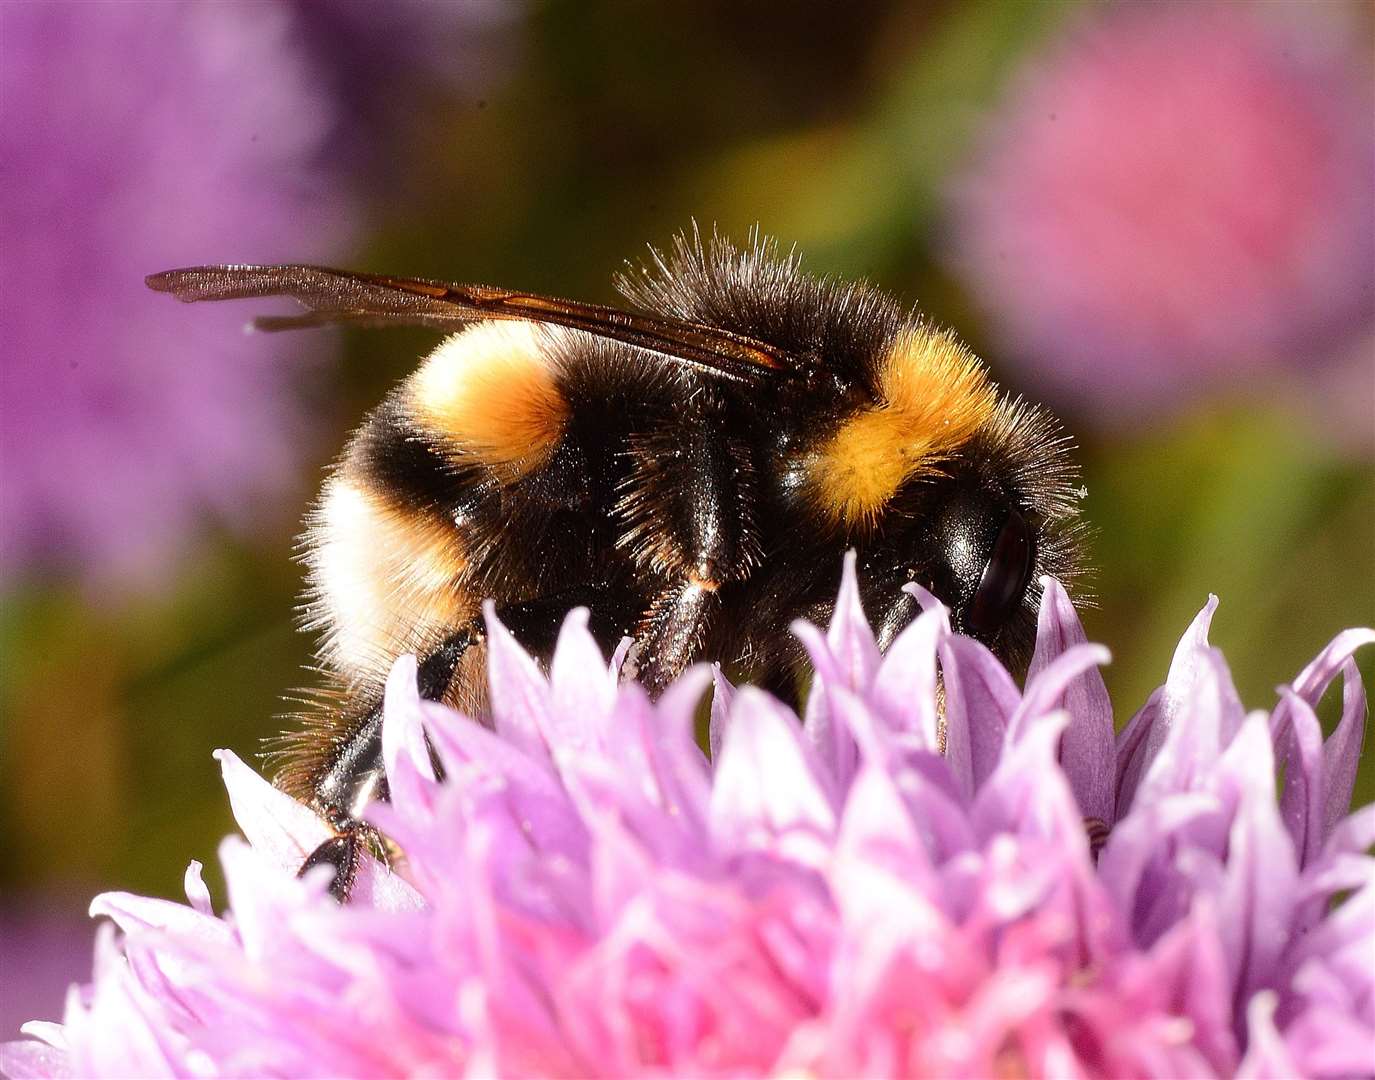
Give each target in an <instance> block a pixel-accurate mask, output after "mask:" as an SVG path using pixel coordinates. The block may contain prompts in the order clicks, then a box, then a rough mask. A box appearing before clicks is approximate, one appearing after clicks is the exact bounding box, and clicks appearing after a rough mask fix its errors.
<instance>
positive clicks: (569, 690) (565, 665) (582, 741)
mask: <svg viewBox="0 0 1375 1080" xmlns="http://www.w3.org/2000/svg"><path fill="white" fill-rule="evenodd" d="M587 618H588V613H587V609H586V608H574V609H573V610H572V611H570V612H569V613H568V615H567V617H566V618H565V619H564V621H563V626H562V628H561V629H560V630H559V640H558V646H557V648H556V649H555V650H554V659H553V662H552V664H551V666H550V669H549V693H550V699H551V702H552V705H553V718H554V723H555V725H556V730H557V735H556V736H555V738H556V740H557V742H558V744H559V745H560V746H561V747H564V748H578V747H582V746H586V745H598V744H599V743H600V742H601V739H602V736H603V730H604V729H603V724H604V722H605V719H606V717H607V716H608V715H609V714H610V712H611V707H612V705H613V704H614V702H615V700H616V681H615V679H614V678H609V677H608V676H607V667H606V660H605V659H604V658H603V657H602V653H601V649H599V648H598V647H597V643H596V641H594V640H593V638H592V635H591V633H589V632H588V629H587Z"/></svg>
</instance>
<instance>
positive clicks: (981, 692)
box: [940, 634, 1021, 800]
mask: <svg viewBox="0 0 1375 1080" xmlns="http://www.w3.org/2000/svg"><path fill="white" fill-rule="evenodd" d="M940 657H941V673H942V675H943V676H944V679H945V756H946V760H947V761H948V762H949V763H950V771H951V773H952V774H953V775H954V777H955V782H956V784H957V785H958V790H959V792H960V794H961V796H962V797H963V798H964V799H966V800H969V799H972V798H973V796H974V792H975V791H977V790H978V788H979V786H980V785H981V784H982V783H983V782H984V780H985V779H986V778H987V777H988V775H989V774H990V773H991V772H992V771H993V769H994V767H995V766H996V765H997V762H998V759H999V757H1000V756H1001V754H1002V750H1003V743H1004V737H1005V733H1006V731H1007V725H1008V722H1009V721H1010V720H1011V719H1012V715H1013V713H1015V712H1016V711H1017V705H1018V702H1019V701H1020V700H1021V695H1020V694H1019V693H1018V692H1017V687H1016V684H1015V683H1013V681H1012V676H1010V675H1009V674H1008V673H1007V669H1006V668H1004V667H1003V665H1002V664H1000V663H999V662H998V659H997V658H996V657H995V656H994V655H993V654H992V653H991V652H989V651H988V649H986V648H985V647H984V646H982V645H980V644H979V643H978V642H977V641H975V640H974V639H973V638H967V637H961V636H960V635H959V634H952V635H950V636H949V637H946V638H945V639H944V640H943V641H942V642H941V645H940Z"/></svg>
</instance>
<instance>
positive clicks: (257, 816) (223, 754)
mask: <svg viewBox="0 0 1375 1080" xmlns="http://www.w3.org/2000/svg"><path fill="white" fill-rule="evenodd" d="M214 756H215V757H216V758H217V759H218V760H219V763H220V770H221V772H222V773H223V774H224V786H225V790H226V791H228V793H229V805H230V807H231V808H232V809H233V811H234V820H235V821H237V822H238V823H239V828H240V829H242V830H243V834H244V836H246V837H247V838H248V842H249V843H250V844H252V845H253V848H254V850H255V851H258V852H261V853H262V854H263V855H265V856H266V857H267V858H268V859H270V860H271V861H272V862H273V863H275V864H276V865H277V866H279V867H280V868H281V869H283V870H285V871H287V872H288V873H292V874H294V873H296V871H297V870H299V869H300V868H301V864H302V863H304V862H305V860H306V856H307V855H309V854H310V853H311V852H312V851H314V850H315V849H316V848H317V847H319V846H320V845H321V844H322V843H324V842H325V841H326V840H328V839H329V838H330V837H331V836H333V835H334V831H333V830H332V829H331V828H330V827H329V826H328V825H326V824H325V823H324V822H323V821H322V820H321V819H320V818H319V816H318V815H317V814H316V813H315V812H314V811H313V810H311V809H309V808H308V807H305V806H302V805H301V804H300V803H298V802H297V801H296V800H295V799H293V798H292V797H291V796H290V795H288V794H286V792H284V791H280V790H278V789H277V788H275V787H273V786H272V785H271V784H269V783H268V782H267V781H266V780H264V779H263V778H262V777H261V776H259V775H258V774H257V773H256V772H254V771H253V770H252V769H250V768H249V767H248V766H247V765H245V764H244V763H243V762H242V761H240V760H239V758H238V757H237V756H236V755H235V754H234V752H233V751H232V750H216V751H215V755H214Z"/></svg>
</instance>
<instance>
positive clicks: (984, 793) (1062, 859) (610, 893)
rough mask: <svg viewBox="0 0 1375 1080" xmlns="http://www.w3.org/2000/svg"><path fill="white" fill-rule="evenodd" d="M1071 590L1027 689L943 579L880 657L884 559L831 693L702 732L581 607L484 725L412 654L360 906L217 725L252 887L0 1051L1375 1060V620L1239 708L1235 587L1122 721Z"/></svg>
mask: <svg viewBox="0 0 1375 1080" xmlns="http://www.w3.org/2000/svg"><path fill="white" fill-rule="evenodd" d="M1043 584H1044V588H1045V596H1044V600H1043V603H1042V610H1041V621H1040V629H1039V635H1038V642H1037V649H1036V656H1035V660H1034V661H1033V664H1032V670H1031V674H1030V676H1029V678H1028V682H1027V686H1026V688H1025V690H1024V691H1022V690H1019V689H1018V687H1017V686H1016V684H1015V683H1014V682H1013V681H1012V679H1011V677H1010V676H1009V675H1008V673H1007V671H1006V670H1005V669H1004V668H1003V667H1002V666H1001V665H1000V664H999V662H998V661H997V660H996V659H995V658H994V657H993V655H992V654H991V653H989V652H988V650H986V649H985V648H984V647H983V646H982V645H979V644H977V643H975V642H974V641H972V640H970V639H967V638H963V637H960V636H958V635H955V634H952V633H951V631H950V629H949V623H948V620H947V615H946V612H945V610H944V609H943V608H941V607H940V606H939V605H938V604H936V603H934V602H933V601H931V600H930V598H929V597H926V598H924V603H925V607H926V610H925V612H924V613H923V614H922V615H921V616H920V617H918V619H917V620H916V621H915V622H914V623H912V624H911V625H910V626H909V627H908V628H907V629H906V630H905V631H903V633H902V634H900V635H899V636H898V638H897V639H896V640H895V641H894V642H893V644H892V646H891V647H890V648H889V649H888V651H887V652H886V653H885V654H882V655H881V654H880V653H879V651H878V649H877V647H876V645H875V642H874V637H873V634H872V632H871V630H870V628H869V626H868V624H867V622H866V621H865V619H864V615H863V612H862V611H861V610H860V607H859V601H858V595H859V594H858V589H857V586H856V583H855V579H854V569H853V561H851V562H850V564H849V565H848V566H847V570H846V576H845V580H844V584H843V586H842V590H841V595H840V598H839V601H838V603H837V607H836V612H835V616H834V618H833V619H832V622H831V625H830V628H829V629H828V630H827V631H825V632H823V631H821V630H818V629H816V628H814V627H811V626H807V625H801V624H799V625H798V626H797V628H796V630H797V633H798V634H799V636H800V638H801V640H802V642H803V644H804V645H805V646H806V648H807V650H808V652H809V654H810V656H811V659H812V661H813V664H814V668H815V680H814V684H813V688H812V692H811V695H810V698H809V700H808V703H807V708H806V715H805V717H804V718H803V719H802V721H801V722H800V723H799V721H798V719H797V718H796V717H794V716H793V715H792V714H791V713H790V712H789V710H788V709H787V708H785V707H784V706H783V705H781V704H780V703H779V702H777V701H776V700H774V699H773V698H771V697H769V696H768V695H766V694H764V693H762V692H760V691H759V690H756V689H754V688H751V687H744V688H741V689H739V690H735V689H733V688H732V687H730V686H729V685H728V684H727V683H726V682H725V681H724V680H723V679H721V678H720V677H719V675H718V676H717V679H716V683H717V686H716V696H715V700H714V702H713V716H712V743H713V746H714V747H716V748H717V750H716V752H715V753H714V755H713V760H711V761H709V760H708V759H707V757H706V756H704V755H703V754H702V752H701V751H700V750H699V749H698V747H697V746H696V744H695V743H694V741H693V735H692V732H693V718H694V712H695V707H696V703H697V701H698V700H699V698H700V697H701V695H702V694H703V693H704V692H705V690H706V688H707V686H708V684H709V683H710V682H711V681H712V675H711V673H709V672H708V671H706V670H704V669H701V668H698V669H695V670H693V671H691V672H689V673H688V674H687V675H685V676H684V677H683V678H682V679H681V680H680V681H679V682H678V683H676V684H675V685H674V686H672V687H671V688H670V689H669V690H668V691H667V692H666V693H665V694H664V696H663V697H662V698H661V699H660V700H659V701H658V702H657V703H651V702H650V701H649V700H648V699H647V698H646V696H645V694H644V693H643V692H642V691H641V690H640V688H639V687H638V686H635V685H633V684H625V685H619V684H618V680H617V674H616V672H617V667H618V665H617V663H616V662H615V661H613V663H612V664H611V665H610V666H608V665H607V663H606V662H605V661H604V660H603V658H602V656H601V654H600V653H599V652H598V650H597V647H596V645H595V644H594V642H593V640H592V638H591V637H590V635H589V634H588V631H587V628H586V626H587V617H586V613H585V612H582V611H575V612H574V613H573V614H571V615H570V616H569V618H568V620H567V622H566V623H565V625H564V629H563V633H562V636H561V638H560V641H559V645H558V648H557V650H556V652H555V655H554V658H553V661H552V663H551V665H550V670H549V674H548V676H547V677H546V676H545V675H544V674H543V673H542V672H541V670H540V668H539V667H538V666H537V665H536V663H535V662H534V661H533V660H531V658H530V657H529V656H527V655H526V654H525V653H524V652H522V651H521V649H520V648H519V647H518V646H517V645H516V643H515V641H514V640H513V639H512V638H511V636H510V634H509V633H508V632H507V631H506V630H505V628H504V627H503V626H502V625H501V624H500V623H499V622H498V621H497V620H496V619H495V617H494V616H493V614H492V612H491V610H490V609H489V611H488V629H489V678H490V683H491V690H492V693H491V700H492V709H493V715H492V718H491V724H492V726H491V727H490V728H488V727H483V726H480V725H479V724H476V723H472V722H469V721H468V720H466V719H464V718H462V717H460V716H458V715H457V714H455V713H454V712H452V711H450V710H448V709H446V708H444V707H442V706H439V705H435V704H432V703H428V702H424V701H421V700H420V698H419V696H418V694H417V691H416V682H415V675H416V665H415V661H414V659H413V658H410V657H406V658H403V659H402V660H400V661H399V662H398V663H397V665H396V667H395V669H394V670H393V672H392V676H391V679H390V681H389V684H388V687H387V698H386V705H385V707H386V723H385V727H384V744H383V753H384V757H385V761H386V765H387V770H388V775H389V778H390V783H391V792H392V798H393V801H392V802H391V804H389V805H380V806H378V807H376V809H375V812H374V814H373V815H372V819H373V820H374V822H375V824H377V825H378V826H379V827H380V828H381V829H383V830H384V831H385V832H386V833H387V834H388V835H389V836H391V837H392V838H393V839H394V840H395V841H396V842H397V843H398V844H399V845H400V846H401V848H402V849H403V850H404V851H405V857H404V860H401V861H399V862H398V864H397V866H396V868H395V870H394V871H388V870H387V869H386V868H384V867H383V866H381V865H380V864H377V863H370V864H369V865H367V866H366V867H365V868H364V870H363V872H362V874H361V876H360V880H359V884H358V890H357V894H356V896H355V898H354V901H353V902H352V903H351V904H350V905H348V906H344V907H339V906H337V905H335V904H333V903H332V902H331V901H330V899H329V898H328V895H327V893H326V890H325V886H326V881H325V878H324V877H321V876H316V874H312V875H311V876H309V877H307V878H306V879H305V880H297V879H296V878H295V877H294V876H293V872H294V871H295V869H296V867H298V866H299V865H300V863H301V860H302V858H303V856H304V854H305V853H306V852H308V851H309V850H311V849H312V848H313V847H314V846H315V845H316V844H317V843H318V842H319V841H320V840H321V839H323V838H324V837H325V836H326V835H327V830H326V827H325V826H324V825H323V824H322V823H321V822H320V821H319V820H318V819H317V818H316V817H315V816H314V815H313V814H312V813H311V812H309V811H308V810H306V809H305V808H304V807H301V806H300V805H298V804H296V803H294V802H293V801H291V800H290V799H289V798H287V797H286V796H285V795H283V794H282V793H281V792H279V791H277V790H276V789H274V788H272V787H270V786H269V785H268V784H266V783H265V782H264V781H262V780H261V779H259V778H258V776H257V775H256V774H255V773H253V772H252V771H251V770H250V769H248V768H247V767H246V766H245V765H244V764H243V763H242V762H240V761H239V760H238V759H237V758H235V757H234V756H233V755H232V754H229V753H227V752H221V754H220V760H221V763H222V765H223V768H224V777H225V782H226V785H227V787H228V790H229V794H230V799H231V801H232V802H233V805H234V811H235V815H236V817H237V818H238V820H239V823H240V825H241V827H242V828H243V830H244V833H245V835H246V837H247V839H248V842H247V843H246V842H245V841H244V840H241V839H239V838H237V837H231V838H230V839H228V840H226V841H225V842H224V844H223V845H222V847H221V850H220V857H221V860H222V862H223V864H224V867H225V874H226V878H227V881H228V886H229V898H228V899H229V905H228V909H227V911H226V912H225V913H224V914H222V915H216V914H215V912H214V911H213V909H212V907H211V901H210V897H209V895H208V893H207V892H206V889H205V886H204V885H203V884H202V882H201V878H200V867H199V864H196V863H193V864H192V865H191V868H190V870H189V871H188V873H187V899H188V901H189V903H188V904H186V905H183V904H177V903H172V902H169V901H163V900H151V899H146V898H142V897H136V896H130V895H127V894H119V893H115V894H106V895H104V896H101V897H98V898H97V899H96V900H95V902H94V903H93V905H92V911H93V912H94V913H95V914H97V915H103V916H108V917H109V918H110V919H111V920H112V921H113V922H114V924H115V926H116V927H117V930H116V929H115V928H114V927H110V926H109V925H108V924H106V925H104V926H103V927H102V933H101V935H100V937H99V940H98V944H97V949H96V964H95V975H94V979H93V981H92V983H91V984H90V985H89V986H86V987H83V988H81V989H73V991H72V992H71V994H70V996H69V999H68V1003H67V1008H66V1013H65V1016H64V1020H63V1023H62V1024H33V1025H30V1026H29V1027H28V1028H27V1029H26V1030H27V1031H28V1033H29V1034H30V1035H32V1036H34V1039H33V1040H32V1041H29V1042H24V1043H13V1044H10V1045H9V1046H8V1047H7V1048H6V1051H5V1058H4V1068H5V1070H6V1071H7V1073H8V1074H9V1075H10V1076H11V1077H13V1078H15V1080H19V1078H22V1077H29V1076H62V1075H66V1076H72V1075H80V1076H110V1075H141V1076H155V1075H157V1076H161V1075H168V1076H171V1075H178V1076H180V1075H196V1076H223V1075H274V1076H338V1075H347V1076H391V1075H399V1074H407V1075H474V1076H485V1075H497V1074H500V1075H524V1074H541V1075H563V1076H590V1075H609V1076H625V1075H645V1074H648V1073H662V1074H673V1075H686V1076H724V1075H731V1076H740V1075H776V1074H798V1073H806V1074H809V1075H818V1076H820V1075H833V1076H860V1075H883V1076H888V1075H941V1076H990V1075H995V1074H1004V1073H1014V1074H1018V1075H1032V1076H1043V1075H1056V1076H1085V1077H1086V1076H1160V1077H1181V1076H1214V1075H1236V1076H1252V1077H1259V1076H1291V1075H1299V1074H1304V1075H1313V1076H1347V1075H1353V1074H1365V1073H1368V1072H1369V1071H1370V1068H1371V1060H1372V1058H1371V1056H1370V1050H1371V1047H1372V1040H1373V1039H1375V969H1372V967H1371V965H1370V963H1369V959H1370V956H1371V954H1372V949H1375V876H1372V874H1371V869H1372V859H1371V857H1370V855H1369V853H1368V849H1369V848H1370V846H1371V844H1372V841H1375V807H1371V806H1367V807H1365V808H1364V809H1362V810H1360V811H1358V812H1356V813H1354V814H1348V813H1347V809H1346V808H1347V804H1348V802H1349V800H1350V797H1351V791H1352V784H1353V777H1354V773H1355V764H1356V761H1357V758H1358V756H1359V753H1360V744H1361V739H1362V736H1363V724H1364V716H1365V695H1364V691H1363V688H1362V686H1361V683H1360V680H1359V677H1358V676H1357V673H1356V668H1355V665H1354V664H1353V662H1352V661H1351V659H1350V657H1351V654H1352V652H1353V651H1354V650H1355V649H1356V648H1357V647H1358V646H1359V645H1361V644H1364V643H1369V642H1371V641H1375V633H1372V632H1371V631H1368V630H1362V631H1348V632H1346V633H1344V634H1341V635H1339V636H1338V637H1337V638H1336V639H1335V640H1334V641H1333V642H1332V644H1331V645H1330V646H1329V647H1328V648H1327V649H1326V650H1324V652H1323V653H1322V654H1321V655H1320V656H1319V657H1318V658H1317V659H1316V660H1314V662H1313V663H1312V664H1311V665H1310V666H1309V667H1308V668H1306V669H1305V670H1304V671H1303V672H1301V673H1300V674H1299V676H1298V677H1297V678H1296V679H1295V680H1294V681H1293V682H1292V684H1290V685H1289V686H1287V687H1285V688H1283V690H1282V691H1281V696H1280V700H1279V703H1278V704H1277V705H1276V707H1275V708H1274V709H1273V710H1272V711H1271V712H1270V713H1268V714H1267V713H1263V712H1253V713H1249V714H1248V713H1246V712H1245V711H1244V710H1243V708H1242V706H1241V704H1240V702H1239V701H1238V700H1237V695H1236V692H1235V690H1234V689H1233V687H1232V683H1231V680H1230V677H1229V675H1228V672H1227V667H1226V664H1225V662H1224V661H1223V659H1222V657H1221V655H1220V654H1219V653H1218V652H1217V651H1216V650H1215V649H1213V648H1212V647H1211V646H1209V644H1208V640H1207V631H1208V623H1209V620H1210V619H1211V616H1212V613H1213V608H1214V606H1215V602H1214V601H1210V602H1209V604H1208V606H1207V607H1206V608H1205V609H1204V610H1203V612H1202V613H1201V614H1200V615H1199V617H1198V618H1197V619H1196V620H1195V622H1194V624H1193V626H1191V627H1190V628H1189V631H1188V633H1187V634H1186V635H1185V637H1184V639H1183V640H1182V641H1181V643H1180V646H1179V649H1178V652H1177V654H1176V656H1175V660H1174V663H1173V664H1172V666H1171V669H1170V672H1169V675H1168V678H1167V679H1166V682H1165V685H1164V686H1162V687H1161V688H1160V689H1159V690H1158V691H1157V692H1156V693H1155V694H1153V695H1152V696H1151V698H1150V700H1149V701H1148V702H1147V704H1146V706H1145V707H1144V708H1143V709H1142V710H1141V711H1140V712H1139V713H1138V714H1137V716H1136V717H1135V718H1134V719H1133V720H1132V721H1131V723H1130V724H1129V725H1128V726H1127V727H1126V728H1125V729H1124V731H1123V732H1122V735H1121V736H1120V737H1119V738H1117V739H1116V740H1114V738H1113V726H1112V715H1111V711H1110V708H1109V705H1108V701H1107V697H1106V694H1105V692H1104V689H1103V683H1102V680H1101V678H1100V677H1099V674H1098V665H1099V664H1101V663H1103V662H1105V661H1106V659H1107V653H1106V651H1105V650H1104V649H1102V648H1101V647H1100V646H1096V645H1090V644H1087V643H1086V642H1085V641H1084V635H1083V631H1082V629H1081V628H1080V625H1079V622H1078V619H1077V617H1076V616H1075V614H1074V610H1073V608H1072V607H1071V605H1070V604H1069V601H1068V599H1067V598H1066V596H1065V593H1064V591H1063V590H1062V589H1061V588H1060V587H1059V586H1058V584H1057V583H1056V582H1054V581H1053V580H1050V579H1046V580H1045V581H1044V583H1043ZM938 671H939V672H940V673H941V682H940V686H942V687H943V701H944V705H943V707H941V706H940V705H938V701H939V700H941V699H940V697H939V696H938V678H937V672H938ZM1339 675H1340V676H1341V678H1342V682H1343V702H1342V719H1341V721H1340V723H1339V725H1338V726H1337V728H1336V730H1335V731H1334V732H1333V734H1332V735H1331V736H1329V737H1328V738H1327V739H1326V740H1324V739H1323V738H1322V733H1321V730H1320V729H1319V727H1318V725H1317V721H1316V719H1315V718H1314V714H1313V706H1314V704H1315V703H1316V702H1317V700H1318V699H1319V697H1320V696H1321V695H1322V694H1323V692H1324V691H1325V690H1326V688H1327V687H1328V686H1329V684H1331V683H1333V682H1334V681H1336V679H1337V677H1338V676H1339ZM427 734H428V738H429V745H432V746H433V748H434V750H435V752H436V753H437V754H438V756H439V757H440V759H441V760H442V762H443V764H444V768H445V771H446V774H447V779H446V781H445V782H444V783H442V784H441V783H437V782H436V781H435V779H434V775H433V772H432V767H431V760H430V753H429V746H428V745H427V740H426V735H427ZM1086 820H1087V821H1088V823H1089V827H1088V828H1086ZM1091 838H1093V839H1092V840H1091ZM1100 841H1101V850H1099V847H1100ZM320 872H322V873H323V874H324V875H325V877H327V875H328V871H327V870H325V869H324V868H321V871H320Z"/></svg>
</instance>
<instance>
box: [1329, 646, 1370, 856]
mask: <svg viewBox="0 0 1375 1080" xmlns="http://www.w3.org/2000/svg"><path fill="white" fill-rule="evenodd" d="M1342 678H1343V686H1342V718H1341V720H1340V721H1339V722H1338V724H1337V728H1336V730H1335V731H1333V732H1332V735H1331V737H1330V738H1329V739H1328V740H1327V743H1326V745H1324V746H1323V774H1324V776H1325V778H1326V781H1327V784H1326V791H1325V792H1324V797H1323V807H1322V836H1323V839H1324V840H1325V839H1326V838H1327V837H1329V836H1331V835H1332V831H1333V829H1335V828H1336V827H1337V825H1338V824H1339V823H1340V822H1341V820H1342V818H1344V817H1345V816H1346V814H1347V812H1348V810H1349V809H1350V808H1351V793H1352V792H1353V791H1354V790H1355V788H1356V773H1357V770H1358V769H1359V768H1360V764H1361V745H1362V743H1363V742H1364V741H1365V717H1366V703H1365V687H1364V686H1363V685H1362V684H1361V672H1360V669H1359V668H1358V667H1356V663H1355V661H1353V660H1351V659H1347V660H1344V661H1343V662H1342Z"/></svg>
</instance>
